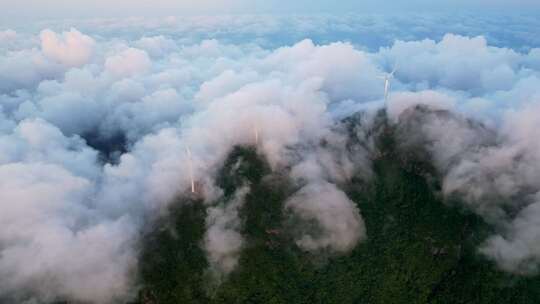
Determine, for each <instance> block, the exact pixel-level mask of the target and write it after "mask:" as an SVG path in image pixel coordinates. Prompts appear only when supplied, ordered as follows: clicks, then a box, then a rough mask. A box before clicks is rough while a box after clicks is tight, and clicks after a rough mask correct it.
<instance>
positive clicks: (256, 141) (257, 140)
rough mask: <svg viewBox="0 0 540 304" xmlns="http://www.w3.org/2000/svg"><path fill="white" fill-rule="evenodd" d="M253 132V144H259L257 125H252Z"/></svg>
mask: <svg viewBox="0 0 540 304" xmlns="http://www.w3.org/2000/svg"><path fill="white" fill-rule="evenodd" d="M253 133H254V134H255V145H256V146H258V145H259V127H258V126H257V125H255V126H254V127H253Z"/></svg>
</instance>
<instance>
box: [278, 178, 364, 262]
mask: <svg viewBox="0 0 540 304" xmlns="http://www.w3.org/2000/svg"><path fill="white" fill-rule="evenodd" d="M285 209H286V210H288V211H292V212H293V213H294V214H295V215H296V216H298V217H299V221H305V222H306V223H307V222H309V221H313V220H314V221H316V223H317V227H316V228H311V229H309V230H308V231H301V233H300V235H298V236H297V237H296V244H297V245H298V246H299V247H300V248H302V249H304V250H307V251H312V252H317V251H325V250H328V251H330V252H336V253H346V252H349V251H350V250H352V249H353V248H354V247H355V246H356V244H357V243H358V242H359V241H362V240H364V239H365V238H366V228H365V225H364V222H363V220H362V217H361V216H360V212H359V210H358V208H357V207H356V206H355V204H354V203H353V202H352V201H351V200H349V199H348V198H347V196H346V195H345V193H343V192H342V191H341V190H339V189H338V188H337V187H336V186H335V185H333V184H330V183H327V182H319V183H310V184H308V185H306V186H305V187H304V188H302V189H300V190H299V191H298V193H296V194H295V195H294V196H293V197H291V198H290V199H289V200H288V201H287V202H286V203H285ZM300 230H303V229H300Z"/></svg>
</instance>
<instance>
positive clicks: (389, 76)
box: [379, 66, 397, 102]
mask: <svg viewBox="0 0 540 304" xmlns="http://www.w3.org/2000/svg"><path fill="white" fill-rule="evenodd" d="M396 71H397V66H395V67H394V69H393V70H392V72H391V73H386V74H384V75H382V76H379V78H380V79H383V80H384V102H387V101H388V95H389V94H390V81H391V80H392V79H393V78H394V73H396Z"/></svg>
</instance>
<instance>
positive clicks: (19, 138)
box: [0, 19, 540, 303]
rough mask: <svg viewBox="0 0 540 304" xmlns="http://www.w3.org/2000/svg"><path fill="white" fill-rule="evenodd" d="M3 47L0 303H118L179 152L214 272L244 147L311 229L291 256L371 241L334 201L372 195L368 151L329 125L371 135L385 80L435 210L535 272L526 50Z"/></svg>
mask: <svg viewBox="0 0 540 304" xmlns="http://www.w3.org/2000/svg"><path fill="white" fill-rule="evenodd" d="M167 22H172V23H174V22H176V21H175V20H168V21H167ZM206 22H207V23H208V22H209V21H208V20H207V21H206ZM215 22H216V24H220V23H219V22H221V21H220V19H217V21H215ZM109 26H112V25H109ZM307 26H310V25H309V23H308V25H307ZM255 28H256V27H255ZM259 29H261V28H259ZM252 30H253V28H252ZM119 36H121V35H119ZM0 41H7V43H1V44H0V45H1V46H0V48H1V50H0V54H1V56H0V177H1V178H0V180H1V181H2V182H0V202H1V203H0V204H1V205H0V210H1V211H2V212H0V223H1V224H0V227H1V229H0V298H2V297H4V298H9V299H13V301H20V300H27V299H31V298H35V299H38V300H45V301H47V300H55V299H61V298H68V299H73V300H79V301H93V302H96V303H111V302H114V301H115V300H117V299H125V298H129V297H130V296H131V295H132V294H133V292H134V286H135V285H134V283H135V282H134V276H133V273H134V272H135V271H136V267H137V261H136V252H137V248H136V246H137V245H136V243H137V236H138V234H139V231H140V229H141V227H143V225H144V223H146V222H147V221H148V220H149V219H151V218H155V217H157V216H159V215H161V214H163V213H164V212H166V210H167V206H168V204H170V203H171V201H173V199H174V198H175V197H176V196H177V195H178V194H180V193H183V192H185V191H187V190H188V189H189V188H190V178H189V174H188V162H189V161H190V159H189V158H188V156H187V155H186V153H184V151H186V148H189V149H190V150H191V151H192V155H193V157H192V159H191V162H192V165H193V169H194V177H195V179H196V180H197V182H198V185H200V187H201V188H202V189H201V191H202V192H203V193H204V199H205V202H206V203H207V204H209V205H208V208H209V210H208V211H209V213H208V218H207V228H208V231H207V234H206V237H205V242H204V245H203V246H204V248H205V249H206V252H207V255H208V259H209V261H210V264H211V265H212V267H214V268H216V269H218V270H219V271H220V272H222V273H224V274H227V273H229V272H230V271H232V270H233V269H234V267H235V265H236V263H237V257H238V254H239V252H240V251H241V249H242V248H243V246H244V242H245V240H243V238H242V235H241V234H240V233H239V231H240V228H241V224H242V223H241V222H239V219H238V210H239V209H240V208H241V207H242V204H243V196H244V195H245V193H244V192H243V191H248V190H241V191H240V192H239V193H237V196H236V198H235V199H234V200H233V202H232V203H230V204H228V205H227V206H225V205H223V206H221V205H217V206H216V205H212V204H211V203H213V202H215V201H216V199H217V198H219V197H220V196H221V194H222V191H221V189H219V187H217V186H216V185H215V181H214V177H215V176H216V172H217V170H218V169H219V167H220V166H221V164H222V162H223V160H224V159H225V158H226V157H227V154H228V153H229V152H230V151H231V149H232V148H233V147H234V146H235V145H245V144H249V145H257V147H258V149H259V152H260V153H262V154H263V155H264V156H265V157H266V158H267V159H268V161H269V163H270V166H271V167H272V169H273V170H286V171H287V172H288V174H289V175H290V177H291V180H292V181H293V182H294V184H295V185H296V186H298V188H299V189H300V190H299V192H297V193H296V195H294V196H293V197H291V198H290V199H289V201H288V202H287V203H286V207H285V209H284V210H283V212H286V213H288V214H290V215H291V216H296V217H298V218H300V219H301V220H305V221H309V222H313V221H314V222H316V223H317V225H316V226H317V228H316V229H315V230H314V231H316V233H315V232H314V231H301V232H302V233H301V234H298V235H297V239H296V241H297V245H298V246H299V247H301V248H303V249H305V250H307V251H312V252H319V251H321V250H324V251H329V252H332V253H346V252H349V251H350V250H352V249H353V248H354V247H355V246H357V245H358V243H359V242H361V241H362V240H363V239H365V238H366V235H369V231H367V232H366V231H365V227H364V224H363V219H362V217H361V210H358V209H357V208H356V207H355V205H354V203H353V202H351V201H350V199H348V198H347V196H346V195H345V193H344V192H343V191H342V190H340V187H341V185H343V184H345V183H347V181H348V180H349V179H350V178H351V177H352V176H353V175H360V176H362V177H364V178H366V179H368V178H369V177H370V175H371V171H370V161H369V160H370V158H371V156H372V153H375V152H374V151H373V145H372V143H371V142H370V139H369V135H367V134H368V133H369V132H367V131H366V129H364V127H357V128H356V129H355V130H354V131H353V135H354V136H352V137H354V138H355V140H352V141H351V132H350V130H345V128H344V127H343V126H342V125H341V124H340V119H341V118H343V117H346V116H349V115H351V114H354V113H355V112H357V111H365V112H366V113H367V114H366V116H365V117H364V118H365V124H366V126H365V127H366V128H369V126H370V117H372V116H373V113H374V112H375V111H376V110H377V109H380V108H382V107H383V106H384V101H383V95H384V87H383V83H382V82H381V81H380V80H379V79H378V78H377V77H378V76H380V75H381V74H382V73H383V72H385V71H389V70H390V69H391V68H392V67H393V66H394V65H397V66H398V67H399V69H398V71H397V73H396V79H394V81H393V83H392V85H393V86H392V90H393V92H392V94H391V95H390V99H389V101H388V105H387V112H388V117H389V119H390V122H391V123H392V124H395V125H396V126H398V129H399V130H401V131H402V133H400V134H401V137H400V140H401V141H403V145H420V146H421V147H422V148H424V149H426V150H427V151H429V152H430V155H432V159H433V163H434V165H435V166H436V168H437V169H438V171H439V172H440V174H441V175H442V176H443V189H444V190H443V191H444V194H445V195H446V196H447V197H452V196H455V195H457V196H459V197H460V198H462V200H463V202H464V204H465V206H466V207H468V208H470V209H471V210H473V211H474V212H477V213H478V214H479V215H481V216H483V217H484V218H485V219H486V221H488V222H490V223H492V224H493V225H494V226H496V227H497V231H498V234H496V235H494V236H492V237H491V238H489V239H488V240H486V242H485V244H484V246H483V247H482V248H480V251H481V252H482V253H483V254H485V255H486V256H487V257H489V258H491V259H493V260H495V261H496V262H497V263H498V264H499V266H500V267H501V268H502V269H504V270H507V271H511V272H516V273H532V272H534V271H536V270H537V268H538V265H539V264H540V248H538V246H537V244H538V243H539V240H540V224H539V223H538V221H537V220H536V219H537V218H538V216H535V214H537V212H538V210H539V208H538V204H539V203H538V202H539V201H540V200H539V197H540V184H538V181H539V180H540V179H539V176H538V174H539V173H538V172H540V168H539V167H538V166H539V165H538V164H540V162H539V160H538V155H540V146H538V145H537V144H536V142H535V141H534V140H531V139H533V138H537V137H538V135H539V134H537V133H538V131H537V130H539V128H538V127H539V121H540V116H539V115H538V114H537V113H538V103H539V102H540V51H539V50H538V49H534V48H532V49H530V48H529V49H527V50H526V51H522V50H521V51H520V50H516V49H511V48H504V47H495V46H490V45H489V44H488V43H487V41H486V39H485V38H483V37H464V36H459V35H455V34H448V35H445V36H444V37H442V38H441V39H440V40H438V41H434V40H429V39H426V40H419V41H397V42H396V43H394V44H393V45H391V46H388V47H386V48H381V49H380V50H379V51H372V52H370V51H366V50H363V49H361V48H360V47H356V46H354V45H353V44H351V43H346V42H336V43H327V44H316V43H314V42H313V41H312V40H301V41H299V42H296V43H294V44H290V45H288V46H281V47H278V48H273V47H271V48H267V47H265V45H267V43H265V42H261V43H257V41H251V42H245V43H244V42H242V43H240V42H234V43H233V42H231V41H228V42H227V41H225V42H223V41H219V40H215V39H202V40H201V39H196V38H193V37H191V38H190V39H188V40H183V39H181V38H178V37H175V36H173V35H169V34H167V33H166V32H163V33H159V34H156V35H154V36H148V35H147V36H144V37H141V36H137V37H136V38H133V39H127V38H125V37H109V36H107V35H103V36H100V35H90V34H84V33H81V32H79V31H78V30H76V29H70V30H69V31H64V32H55V31H52V30H47V29H46V30H43V31H41V33H40V34H39V35H31V34H26V33H24V34H23V33H18V32H15V31H3V32H0ZM418 104H421V105H423V106H424V107H426V108H427V109H429V111H428V110H425V111H424V112H422V111H421V110H418V109H417V110H414V106H416V105H418ZM255 133H257V137H258V138H256V137H255ZM321 143H324V144H321ZM104 146H106V147H107V149H104V148H103V147H104ZM105 150H107V151H105ZM105 154H106V155H105ZM246 189H247V188H246ZM507 206H510V207H511V208H512V209H513V210H514V211H513V212H511V213H507V210H508V208H506V207H507ZM226 240H228V241H226ZM29 261H30V262H29ZM81 261H84V263H82V262H81ZM6 278H9V280H8V279H6ZM43 282H45V283H43ZM83 287H84V288H83Z"/></svg>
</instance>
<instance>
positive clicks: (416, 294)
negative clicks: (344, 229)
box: [137, 118, 540, 303]
mask: <svg viewBox="0 0 540 304" xmlns="http://www.w3.org/2000/svg"><path fill="white" fill-rule="evenodd" d="M346 123H348V126H349V127H350V130H352V127H353V126H354V123H355V119H354V118H351V119H349V121H348V122H346ZM372 131H373V134H372V135H373V139H374V145H375V147H376V150H377V153H374V157H373V160H372V162H373V163H372V169H373V174H372V177H371V178H370V179H369V180H368V181H367V182H366V180H365V179H364V178H361V177H353V178H351V179H350V181H349V182H348V183H345V184H343V185H339V187H340V188H341V189H343V190H344V191H345V193H346V194H347V196H348V198H349V199H350V200H352V201H353V202H354V203H355V204H356V206H357V207H358V208H359V209H360V212H361V215H362V218H363V220H364V222H365V228H366V230H367V239H365V240H363V241H362V242H360V243H359V244H358V245H357V246H356V247H355V248H354V249H353V250H352V251H350V252H348V253H345V254H333V253H331V252H326V251H324V250H321V251H320V252H318V253H313V252H311V253H308V252H305V251H303V250H301V249H300V248H299V246H297V244H296V243H295V238H294V234H295V232H297V231H298V229H300V230H302V229H315V230H316V229H317V227H316V225H314V226H313V227H310V226H309V224H307V226H306V224H303V226H299V225H298V223H296V222H295V221H294V219H291V218H290V217H289V216H287V215H286V213H285V212H284V208H285V202H286V201H287V199H288V198H289V197H291V196H292V195H293V194H294V193H295V192H296V191H298V189H299V186H298V185H295V184H293V183H292V182H291V180H290V179H289V178H288V176H287V174H286V172H275V171H272V170H270V168H269V166H268V164H267V163H266V161H265V159H264V157H263V156H261V155H259V154H258V153H257V151H256V150H255V149H254V148H251V147H237V148H235V149H234V150H233V151H232V152H231V153H230V155H229V158H228V159H227V160H226V162H225V164H224V165H223V168H222V169H221V170H220V175H219V177H218V179H217V180H218V184H219V186H220V187H221V188H222V189H223V190H224V193H223V196H222V198H221V199H220V201H219V202H215V204H214V205H216V206H222V207H223V208H227V206H228V205H230V204H234V203H235V194H236V193H237V192H238V189H240V188H241V187H246V186H247V190H246V191H247V193H245V196H244V201H243V204H242V205H241V207H239V208H237V211H238V212H237V215H238V218H239V222H238V223H237V224H234V225H233V224H231V225H233V226H234V227H233V228H234V229H236V230H237V232H238V233H239V234H240V235H242V236H243V242H242V247H241V250H239V251H238V252H237V255H238V256H237V257H236V258H237V260H236V264H235V265H236V267H234V269H233V270H232V271H230V272H227V273H226V274H224V273H223V272H219V271H218V273H216V271H215V269H214V267H213V264H212V263H213V262H212V261H211V260H209V258H208V257H207V254H206V253H205V251H204V249H203V247H204V244H203V243H204V242H205V231H206V229H207V225H208V212H209V211H208V210H209V209H208V205H205V204H204V203H203V202H202V201H199V200H197V198H189V197H187V198H186V197H184V198H178V202H177V203H176V204H174V205H173V206H174V207H173V208H172V210H171V211H170V213H169V214H168V215H167V216H166V217H164V218H161V219H159V220H158V221H157V222H156V223H155V225H154V226H153V228H152V229H151V230H150V231H149V232H147V234H146V235H145V237H144V241H143V244H142V250H141V255H140V257H141V262H140V263H141V266H140V275H139V277H140V283H141V286H142V287H141V290H140V292H139V297H138V302H137V303H539V302H540V287H539V286H540V279H539V278H538V277H523V276H514V275H510V274H506V273H503V272H501V271H499V270H497V267H496V266H495V265H494V264H493V263H491V262H489V261H487V260H485V259H484V258H483V257H482V256H481V255H479V254H478V250H477V248H478V245H479V244H481V243H482V242H483V241H484V240H485V238H486V236H487V235H488V234H489V233H490V232H491V229H492V228H490V226H488V225H487V224H486V223H484V222H483V220H482V219H481V218H479V217H478V216H476V215H474V214H472V213H470V212H468V211H466V210H463V209H462V208H458V207H456V206H455V205H453V204H452V205H450V204H449V203H448V202H444V201H443V199H442V197H441V195H440V194H439V191H440V181H439V177H438V176H437V173H436V172H435V169H434V168H433V167H432V166H431V165H430V161H429V154H428V153H426V152H425V151H414V150H411V145H408V146H407V147H406V148H403V146H402V145H400V143H398V142H397V138H398V135H397V134H399V132H400V130H399V127H396V126H389V125H388V124H386V123H385V122H384V118H382V121H381V123H379V124H377V123H375V129H374V130H372ZM418 155H422V157H418ZM224 210H225V209H224ZM235 210H236V209H235ZM227 225H228V224H227V223H225V226H227ZM231 229H232V228H231Z"/></svg>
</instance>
